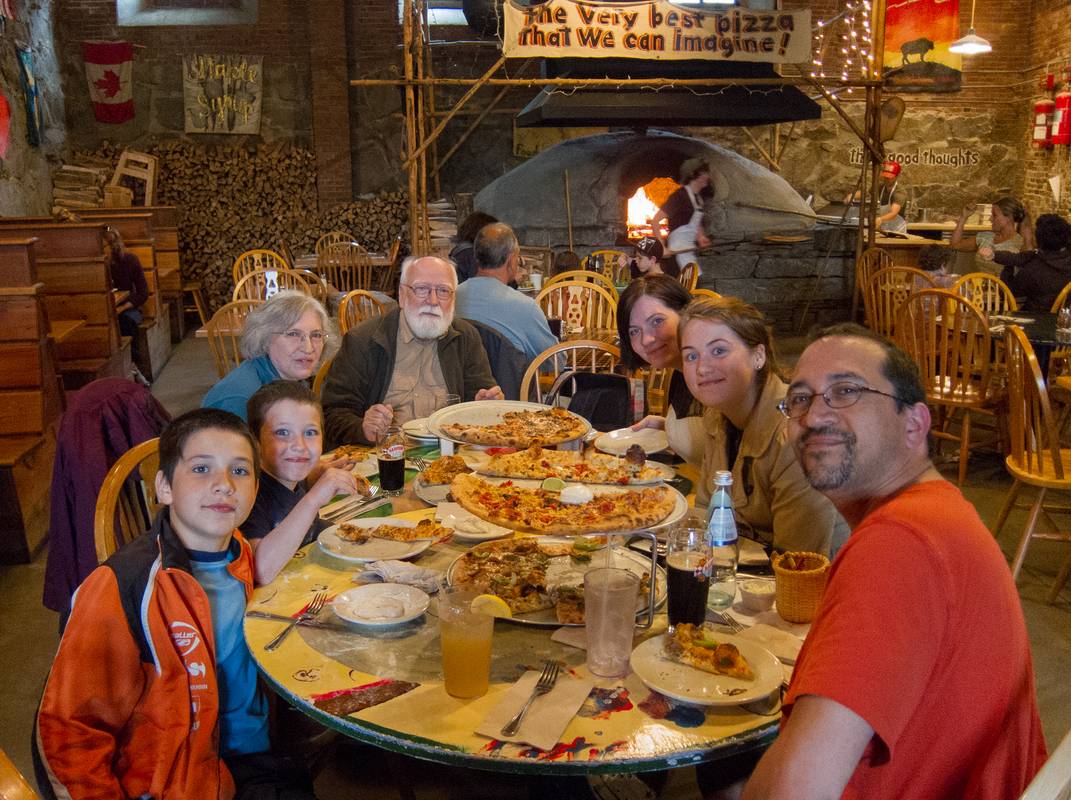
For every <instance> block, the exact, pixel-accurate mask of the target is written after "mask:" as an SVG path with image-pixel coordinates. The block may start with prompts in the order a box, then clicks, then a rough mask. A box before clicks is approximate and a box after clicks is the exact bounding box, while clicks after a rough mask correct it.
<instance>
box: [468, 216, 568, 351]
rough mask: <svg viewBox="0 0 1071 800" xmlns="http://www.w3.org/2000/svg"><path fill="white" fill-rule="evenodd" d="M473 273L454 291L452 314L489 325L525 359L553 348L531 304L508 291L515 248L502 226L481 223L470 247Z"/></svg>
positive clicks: (517, 259) (517, 260) (516, 260)
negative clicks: (453, 312) (474, 257)
mask: <svg viewBox="0 0 1071 800" xmlns="http://www.w3.org/2000/svg"><path fill="white" fill-rule="evenodd" d="M473 251H474V253H475V256H476V274H475V275H473V276H472V277H471V278H470V279H469V280H467V281H465V282H464V283H463V284H461V285H460V286H458V287H457V296H456V299H455V305H456V308H455V313H456V314H457V315H458V316H459V317H461V318H462V319H469V320H473V321H475V322H481V323H483V324H484V325H489V326H490V327H492V328H494V329H495V330H496V331H498V332H499V333H501V334H502V335H503V336H505V337H506V338H507V339H509V341H510V343H511V344H512V345H513V346H514V347H516V348H517V349H518V350H520V351H521V352H522V353H524V355H525V357H526V358H527V359H528V361H531V360H532V359H534V358H535V357H536V356H538V355H539V354H540V353H542V352H543V351H544V350H546V349H547V348H548V347H552V346H554V345H556V344H558V337H557V336H555V335H554V334H553V333H551V332H550V325H549V324H547V317H546V315H545V314H544V313H543V310H542V309H541V308H540V307H539V305H538V304H537V303H536V301H535V300H533V299H532V298H531V297H528V296H527V295H525V294H522V293H521V292H519V291H517V290H516V289H511V288H510V286H509V284H510V283H511V282H516V280H517V275H518V272H519V270H520V266H521V246H520V244H518V243H517V237H516V236H515V235H514V233H513V229H512V228H510V226H509V225H506V224H505V223H503V222H493V223H491V224H490V225H485V226H484V227H483V228H482V229H481V230H480V232H479V233H478V234H476V241H475V242H474V243H473Z"/></svg>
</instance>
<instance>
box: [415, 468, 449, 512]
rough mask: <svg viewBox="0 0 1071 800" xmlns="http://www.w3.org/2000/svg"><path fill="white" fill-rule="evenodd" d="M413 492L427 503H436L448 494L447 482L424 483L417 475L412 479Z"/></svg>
mask: <svg viewBox="0 0 1071 800" xmlns="http://www.w3.org/2000/svg"><path fill="white" fill-rule="evenodd" d="M413 492H414V493H415V494H416V496H417V497H419V498H420V499H421V500H423V501H424V502H425V503H428V504H429V505H433V506H435V505H438V504H439V503H441V502H442V501H443V500H445V499H446V496H447V495H448V494H450V484H449V483H424V481H422V480H420V476H419V475H418V476H417V477H416V479H414V480H413Z"/></svg>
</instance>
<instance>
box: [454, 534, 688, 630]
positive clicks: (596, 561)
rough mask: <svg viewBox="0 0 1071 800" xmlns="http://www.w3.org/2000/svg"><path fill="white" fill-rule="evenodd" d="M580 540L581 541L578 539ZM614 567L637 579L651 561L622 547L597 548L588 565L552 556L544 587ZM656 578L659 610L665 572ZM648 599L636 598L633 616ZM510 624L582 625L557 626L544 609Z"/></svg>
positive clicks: (562, 539) (566, 539) (548, 539)
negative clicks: (628, 572)
mask: <svg viewBox="0 0 1071 800" xmlns="http://www.w3.org/2000/svg"><path fill="white" fill-rule="evenodd" d="M574 538H576V537H572V536H540V537H538V539H539V541H540V542H545V543H547V544H563V543H572V541H573V539H574ZM581 538H583V537H581ZM608 555H612V556H613V563H612V564H607V556H608ZM460 559H461V556H458V557H457V558H455V559H454V560H453V561H452V562H451V563H450V566H449V567H447V568H446V582H447V584H453V575H454V570H455V569H457V563H458V561H459V560H460ZM605 566H614V567H620V568H622V569H627V570H629V571H631V572H634V573H635V574H636V575H639V576H640V577H641V578H642V576H643V573H645V572H646V573H650V572H651V559H650V557H649V556H643V555H640V554H639V553H634V552H632V551H631V550H628V549H626V548H623V547H615V548H613V549H612V550H611V551H607V549H606V548H605V547H603V548H600V549H598V550H596V551H594V552H593V553H592V556H591V560H590V561H584V562H580V561H575V560H574V559H573V558H572V556H552V557H551V559H550V564H549V566H548V567H547V585H548V586H560V585H563V584H566V585H573V584H577V583H579V585H581V586H583V584H584V573H585V572H587V571H588V570H589V569H597V568H599V567H605ZM656 570H657V571H656V574H655V577H654V591H655V607H656V608H657V607H658V606H661V605H662V604H663V603H664V602H666V587H667V585H666V571H665V569H664V568H662V567H656ZM648 603H649V601H648V599H647V598H646V597H638V598H637V599H636V614H637V615H639V614H646V613H647V607H648ZM509 621H510V622H516V623H518V624H519V625H533V626H536V627H548V626H550V627H555V628H559V627H563V626H564V627H583V625H577V624H573V623H561V622H558V616H557V614H555V613H554V609H553V608H548V609H544V610H542V611H529V612H526V613H523V614H516V615H514V616H512V617H510V618H509Z"/></svg>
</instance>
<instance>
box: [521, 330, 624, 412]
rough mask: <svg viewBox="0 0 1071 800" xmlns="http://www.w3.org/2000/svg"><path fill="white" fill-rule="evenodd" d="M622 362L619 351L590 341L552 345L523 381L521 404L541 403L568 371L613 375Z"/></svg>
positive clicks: (538, 358) (535, 360)
mask: <svg viewBox="0 0 1071 800" xmlns="http://www.w3.org/2000/svg"><path fill="white" fill-rule="evenodd" d="M620 360H621V351H620V350H619V349H618V348H616V347H614V346H613V345H612V344H603V343H602V342H596V341H593V340H591V339H581V340H578V341H575V342H562V343H561V344H555V345H551V346H550V347H548V348H547V349H546V350H544V351H543V352H542V353H540V354H539V355H537V356H536V357H535V359H533V361H532V363H531V364H529V365H528V369H526V370H525V371H524V377H523V378H521V400H529V401H532V402H536V403H542V402H543V396H544V395H543V393H544V390H546V389H547V388H549V387H550V386H551V384H553V382H554V379H555V378H557V377H558V375H560V374H561V373H562V372H564V371H565V370H567V369H573V370H578V371H581V372H613V371H614V369H616V368H617V363H618V361H620ZM541 370H542V372H541Z"/></svg>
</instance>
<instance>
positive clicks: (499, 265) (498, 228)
mask: <svg viewBox="0 0 1071 800" xmlns="http://www.w3.org/2000/svg"><path fill="white" fill-rule="evenodd" d="M472 247H473V254H474V256H475V257H476V267H477V268H478V269H479V270H480V271H481V272H485V271H492V270H496V269H503V268H506V267H508V266H509V262H510V260H511V258H512V256H513V255H514V254H515V253H519V252H520V245H519V244H517V236H516V234H514V232H513V228H511V227H510V226H509V225H507V224H506V223H504V222H494V223H492V224H490V225H484V226H483V227H482V228H481V229H480V232H479V233H478V234H477V235H476V241H474V242H473V243H472Z"/></svg>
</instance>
